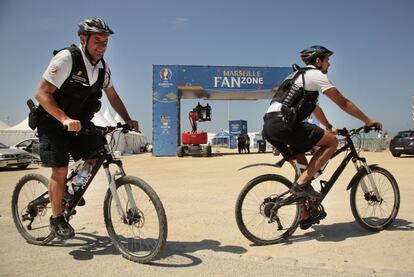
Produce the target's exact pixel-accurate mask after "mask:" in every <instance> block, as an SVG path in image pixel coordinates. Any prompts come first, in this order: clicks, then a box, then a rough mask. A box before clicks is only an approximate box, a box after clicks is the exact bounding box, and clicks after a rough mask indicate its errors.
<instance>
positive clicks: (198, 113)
mask: <svg viewBox="0 0 414 277" xmlns="http://www.w3.org/2000/svg"><path fill="white" fill-rule="evenodd" d="M195 111H196V112H197V115H198V118H200V119H203V106H201V104H200V102H198V103H197V106H196V107H195Z"/></svg>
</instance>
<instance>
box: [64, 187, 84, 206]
mask: <svg viewBox="0 0 414 277" xmlns="http://www.w3.org/2000/svg"><path fill="white" fill-rule="evenodd" d="M63 198H64V199H65V200H66V202H71V201H72V200H73V194H70V193H69V192H68V190H67V189H66V190H65V194H64V196H63ZM85 204H86V201H85V199H84V198H83V197H82V198H81V199H80V200H79V203H78V205H77V206H78V207H82V206H85Z"/></svg>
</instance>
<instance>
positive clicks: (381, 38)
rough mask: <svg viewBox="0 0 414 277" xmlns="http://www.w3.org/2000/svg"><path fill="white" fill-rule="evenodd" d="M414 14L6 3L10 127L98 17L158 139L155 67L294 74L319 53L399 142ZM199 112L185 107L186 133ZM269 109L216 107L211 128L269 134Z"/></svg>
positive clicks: (212, 3)
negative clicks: (242, 123)
mask: <svg viewBox="0 0 414 277" xmlns="http://www.w3.org/2000/svg"><path fill="white" fill-rule="evenodd" d="M413 12H414V1H410V0H394V1H383V0H367V1H361V0H358V1H354V0H348V1H332V0H330V1H328V0H327V1H322V0H314V1H305V0H297V1H276V0H274V1H271V0H268V1H262V0H256V1H247V0H239V1H225V0H220V1H218V0H209V1H205V0H204V1H198V0H193V1H189V0H187V1H173V0H170V1H167V0H159V1H150V0H135V1H106V0H104V1H85V0H82V1H81V0H73V1H57V0H44V1H42V0H39V1H30V0H27V1H19V0H2V1H1V2H0V34H1V38H2V43H0V61H1V62H0V97H1V102H0V120H2V121H5V122H8V123H9V124H12V125H13V124H16V123H18V122H20V121H21V120H23V119H24V118H25V117H26V115H27V108H26V105H25V102H26V100H27V99H28V98H30V97H33V95H34V91H35V89H36V87H37V84H38V81H39V79H40V77H41V75H42V73H43V72H44V70H45V68H46V66H47V64H48V63H49V60H50V58H51V57H52V54H51V52H52V51H53V50H54V49H60V48H63V47H65V46H68V45H70V44H72V43H75V44H78V41H79V39H78V37H77V35H76V30H77V23H78V22H79V20H81V19H83V18H85V17H89V16H98V17H103V18H105V19H106V20H107V21H108V23H109V25H110V27H111V28H112V29H113V30H114V31H115V35H114V36H112V37H111V39H110V43H109V48H108V50H107V53H106V55H105V59H106V61H107V62H108V64H109V65H110V67H111V70H112V78H113V81H114V84H115V87H116V89H117V91H118V93H119V94H120V96H121V97H122V99H123V100H124V102H125V104H126V106H127V108H128V110H129V112H130V114H131V116H132V117H134V118H136V119H138V120H139V122H140V125H141V129H142V131H143V133H144V134H146V135H148V136H151V133H152V130H151V129H152V65H153V64H186V65H227V66H233V65H234V66H236V65H240V66H291V65H292V64H293V63H299V64H300V58H299V52H300V51H301V50H302V49H303V48H305V47H307V46H310V45H313V44H322V45H324V46H326V47H328V48H329V49H332V50H333V51H334V52H335V54H334V56H332V58H331V68H330V72H329V73H328V76H329V78H330V79H331V80H332V81H333V83H334V84H335V85H336V86H337V88H338V89H339V90H340V91H341V92H342V93H343V94H344V95H345V96H346V97H347V98H349V99H350V100H352V101H353V102H354V103H356V104H357V106H358V107H360V108H361V110H363V111H364V112H365V113H366V114H367V115H368V116H370V117H372V118H375V119H378V120H380V121H381V122H383V124H384V129H385V131H387V132H389V133H391V134H395V133H396V132H397V131H399V130H403V129H408V128H413V127H414V125H413V120H412V118H413V115H412V111H413V110H412V108H411V106H412V105H413V102H412V101H413V100H412V95H414V78H413V73H414V69H413V67H414V55H413V52H414V34H413V30H414V17H413V16H412V14H413ZM201 102H202V103H207V102H205V101H201ZM196 103H197V100H184V101H182V129H183V130H189V129H190V127H189V124H188V123H187V113H188V111H189V110H190V109H192V107H193V106H195V104H196ZM268 103H269V101H268V100H260V101H211V102H209V104H210V105H211V106H212V108H213V121H211V122H209V123H201V124H200V125H199V126H200V129H203V130H207V131H209V132H218V131H220V130H222V129H228V123H227V120H228V118H230V119H244V120H247V121H248V128H249V131H259V130H261V125H262V116H263V114H264V112H265V110H266V108H267V106H268ZM106 105H107V102H104V106H106ZM320 105H321V106H322V108H323V109H324V111H325V114H326V116H327V117H328V119H329V120H330V121H331V122H332V124H333V125H334V126H337V127H345V126H346V127H350V128H351V127H357V126H359V125H360V123H359V122H358V121H357V120H355V119H353V118H351V117H350V116H348V115H347V114H345V113H344V112H342V111H341V110H340V109H339V108H338V107H337V106H335V104H333V103H332V102H331V101H330V100H329V99H327V98H326V97H324V96H321V98H320Z"/></svg>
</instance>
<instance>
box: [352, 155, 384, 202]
mask: <svg viewBox="0 0 414 277" xmlns="http://www.w3.org/2000/svg"><path fill="white" fill-rule="evenodd" d="M360 163H361V164H362V165H358V163H357V161H354V165H355V168H356V170H357V171H359V170H360V169H361V168H363V169H364V170H365V171H366V172H367V177H368V182H369V185H367V184H366V182H365V178H361V188H362V191H363V192H364V195H369V193H370V192H371V191H370V190H369V187H371V189H372V191H373V192H374V195H375V197H376V198H377V201H379V202H381V201H382V197H381V195H380V193H379V191H378V187H377V185H376V184H375V180H374V177H372V170H371V168H370V167H369V166H368V165H367V163H366V161H360Z"/></svg>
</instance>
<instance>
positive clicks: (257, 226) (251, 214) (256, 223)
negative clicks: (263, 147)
mask: <svg viewBox="0 0 414 277" xmlns="http://www.w3.org/2000/svg"><path fill="white" fill-rule="evenodd" d="M291 186H292V183H291V182H290V181H289V180H287V179H286V178H284V177H282V176H279V175H274V174H267V175H261V176H258V177H256V178H254V179H253V180H251V181H249V182H248V183H247V184H246V185H245V186H244V188H243V189H242V191H241V192H240V194H239V197H238V198H237V201H236V222H237V226H238V227H239V229H240V231H241V233H242V234H243V235H244V236H245V237H246V238H247V239H248V240H250V241H252V242H254V243H256V244H261V245H264V244H274V243H278V242H281V241H283V240H285V239H286V238H288V237H289V236H290V235H292V234H293V232H294V231H295V230H296V228H297V226H298V224H299V221H300V216H301V212H302V203H301V201H300V200H299V199H295V200H293V201H289V200H288V199H289V198H290V197H291V194H290V193H287V194H285V192H287V191H288V189H289V188H290V187H291ZM281 195H282V196H281Z"/></svg>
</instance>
